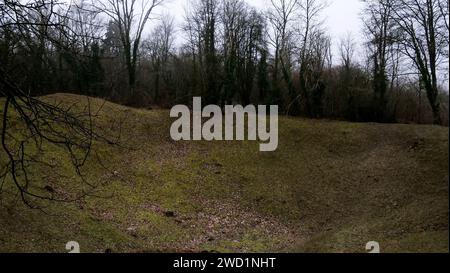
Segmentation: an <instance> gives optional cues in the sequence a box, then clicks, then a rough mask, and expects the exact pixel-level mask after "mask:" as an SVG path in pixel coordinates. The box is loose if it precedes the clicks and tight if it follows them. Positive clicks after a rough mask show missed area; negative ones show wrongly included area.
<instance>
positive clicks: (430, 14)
mask: <svg viewBox="0 0 450 273" xmlns="http://www.w3.org/2000/svg"><path fill="white" fill-rule="evenodd" d="M444 2H445V1H444V0H398V1H396V2H395V6H394V8H393V16H392V17H393V20H394V21H395V22H396V25H397V27H398V28H399V31H401V35H402V37H401V41H400V42H401V44H402V47H403V51H404V53H405V54H406V56H408V57H409V58H410V60H411V61H412V62H413V64H414V66H415V67H416V69H417V71H418V73H419V75H420V79H421V81H422V82H423V85H424V88H425V90H426V93H427V97H428V101H429V103H430V106H431V109H432V111H433V118H434V123H435V124H442V119H441V106H440V101H439V87H438V77H439V75H438V72H439V71H438V70H439V67H440V65H441V64H442V62H443V61H445V58H447V61H448V41H449V33H448V22H447V19H448V16H446V12H445V11H444V12H442V11H441V10H442V9H443V8H444V9H445V4H444ZM447 10H448V2H447ZM447 14H448V12H447Z"/></svg>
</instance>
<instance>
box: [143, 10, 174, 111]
mask: <svg viewBox="0 0 450 273" xmlns="http://www.w3.org/2000/svg"><path fill="white" fill-rule="evenodd" d="M174 35H175V26H174V19H173V17H171V16H170V15H165V16H163V18H162V19H161V22H160V24H158V25H157V26H156V28H155V29H154V30H153V31H152V33H151V34H150V37H149V38H148V39H147V40H146V41H144V43H143V48H144V50H145V52H146V54H147V56H146V57H148V58H149V60H150V63H151V66H152V74H153V76H154V79H153V80H154V94H153V95H154V96H153V101H154V102H155V103H158V102H159V99H160V96H161V95H162V94H161V93H160V89H161V82H163V81H164V84H165V85H168V84H169V82H168V81H169V79H167V77H168V69H169V67H168V66H169V59H170V57H171V55H172V54H173V53H174V48H173V47H174V41H175V37H174Z"/></svg>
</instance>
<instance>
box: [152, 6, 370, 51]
mask: <svg viewBox="0 0 450 273" xmlns="http://www.w3.org/2000/svg"><path fill="white" fill-rule="evenodd" d="M245 1H246V2H247V3H248V4H250V5H251V6H254V7H256V8H258V9H260V10H267V8H268V7H269V6H270V0H245ZM189 2H190V0H166V3H165V4H164V6H163V7H160V8H159V9H158V13H167V12H168V13H170V14H172V15H173V16H174V17H175V20H176V23H177V25H180V24H181V23H182V22H183V20H184V14H185V7H187V6H188V3H189ZM328 3H329V7H328V8H327V9H326V10H325V11H324V12H323V16H324V19H326V20H325V25H326V27H327V28H328V30H329V33H330V34H331V36H332V38H333V44H334V45H335V46H336V44H338V43H339V40H340V39H341V37H343V36H346V35H347V33H349V32H350V33H352V35H353V36H354V38H355V40H358V38H360V37H361V29H362V22H361V19H360V14H361V8H362V3H361V1H360V0H329V1H328Z"/></svg>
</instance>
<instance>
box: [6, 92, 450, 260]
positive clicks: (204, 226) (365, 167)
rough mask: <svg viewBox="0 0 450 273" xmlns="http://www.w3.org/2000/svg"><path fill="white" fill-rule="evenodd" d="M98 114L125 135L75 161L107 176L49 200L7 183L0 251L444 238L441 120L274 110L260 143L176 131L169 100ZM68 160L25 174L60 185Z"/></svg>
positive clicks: (439, 242) (93, 174) (270, 247)
mask: <svg viewBox="0 0 450 273" xmlns="http://www.w3.org/2000/svg"><path fill="white" fill-rule="evenodd" d="M44 99H45V100H47V101H62V102H64V103H71V102H77V101H79V102H80V104H84V103H85V102H86V99H85V98H83V97H79V96H75V95H61V94H57V95H52V96H47V97H45V98H44ZM91 102H92V104H93V106H94V108H96V107H97V108H98V107H100V106H101V105H103V101H101V100H97V99H91ZM2 105H3V104H2ZM1 107H2V106H0V108H1ZM94 110H95V109H94ZM99 114H100V117H99V118H97V120H96V122H97V123H98V124H101V125H102V126H103V127H105V128H106V127H108V126H109V124H111V122H112V121H113V120H120V119H123V120H125V119H126V122H124V123H123V124H122V128H121V141H120V144H121V145H117V146H115V145H109V144H107V143H103V142H96V143H95V144H94V150H95V152H96V154H98V156H99V158H101V159H102V160H101V164H100V162H98V160H96V159H95V157H92V158H90V160H89V161H88V162H87V165H86V166H85V168H84V172H85V173H86V175H87V177H88V179H89V181H92V182H93V183H95V184H101V185H102V186H101V187H99V188H98V189H97V190H96V192H95V194H93V196H89V197H86V198H84V199H83V200H81V201H79V202H75V203H68V204H65V203H50V204H45V208H44V211H45V213H44V212H42V211H39V210H31V209H28V208H26V207H25V206H24V205H23V204H22V203H20V202H18V203H17V204H16V205H13V206H12V205H11V202H10V201H11V200H10V198H8V197H5V196H3V198H2V199H1V200H0V201H1V203H0V204H1V205H0V223H1V224H0V252H65V244H66V242H68V241H77V242H79V243H80V245H81V251H82V252H105V251H106V250H111V251H113V252H166V251H170V252H173V251H176V252H186V251H189V252H199V251H217V252H230V251H237V252H269V251H275V252H364V251H365V245H366V243H367V242H368V241H378V242H379V243H380V245H381V249H382V252H448V251H449V249H448V243H449V238H448V232H449V229H448V222H449V219H448V212H449V207H448V206H449V195H448V194H449V193H448V179H449V177H448V174H449V171H448V163H449V162H448V161H449V155H448V148H449V147H448V143H449V133H448V128H443V127H437V126H418V125H385V124H355V123H348V122H336V121H319V120H306V119H294V118H281V119H280V142H279V148H278V150H277V151H276V152H274V153H260V152H259V149H258V143H256V142H203V141H201V142H174V141H172V140H171V139H170V136H169V127H170V124H171V120H170V118H169V114H168V111H164V110H152V111H149V110H136V109H130V108H126V107H123V106H118V105H115V104H112V103H106V104H105V105H104V106H103V108H102V110H101V111H100V113H99ZM108 132H111V133H112V134H116V133H118V132H114V131H108ZM2 156H3V155H2ZM46 156H51V157H52V158H53V159H54V160H55V161H58V162H61V165H62V166H65V165H67V164H65V161H66V160H68V159H67V158H65V157H64V156H63V155H60V154H54V153H53V154H52V153H51V151H49V154H48V155H46ZM63 169H65V170H67V173H66V176H62V177H61V176H59V175H57V174H56V173H53V172H52V171H49V170H34V172H33V176H34V178H35V179H36V180H37V181H41V183H43V184H42V185H41V186H46V185H50V186H52V187H53V188H55V189H56V190H57V191H60V192H64V190H65V189H64V188H63V187H61V188H58V185H60V184H61V183H65V184H67V186H68V187H71V188H73V187H76V184H74V183H72V181H74V179H76V178H74V174H73V173H72V172H69V168H63Z"/></svg>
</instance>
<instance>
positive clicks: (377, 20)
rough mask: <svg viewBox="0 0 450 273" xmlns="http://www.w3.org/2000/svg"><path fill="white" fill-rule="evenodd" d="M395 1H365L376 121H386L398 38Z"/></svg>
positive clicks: (366, 29) (365, 22) (366, 30)
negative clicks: (392, 58) (392, 59)
mask: <svg viewBox="0 0 450 273" xmlns="http://www.w3.org/2000/svg"><path fill="white" fill-rule="evenodd" d="M394 1H395V0H364V2H365V3H366V7H365V9H364V20H363V21H364V25H365V32H366V35H367V39H368V48H369V51H370V54H371V56H370V58H371V63H372V71H373V72H372V74H373V89H374V109H373V110H374V114H375V117H374V118H375V120H376V121H384V120H385V119H386V105H387V100H386V93H387V92H388V87H389V86H388V82H389V79H388V71H387V68H388V65H389V64H388V62H389V55H391V56H392V54H390V53H392V50H393V48H394V45H395V43H396V40H397V37H396V33H395V28H394V20H393V19H392V15H393V12H394V11H393V9H394Z"/></svg>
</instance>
